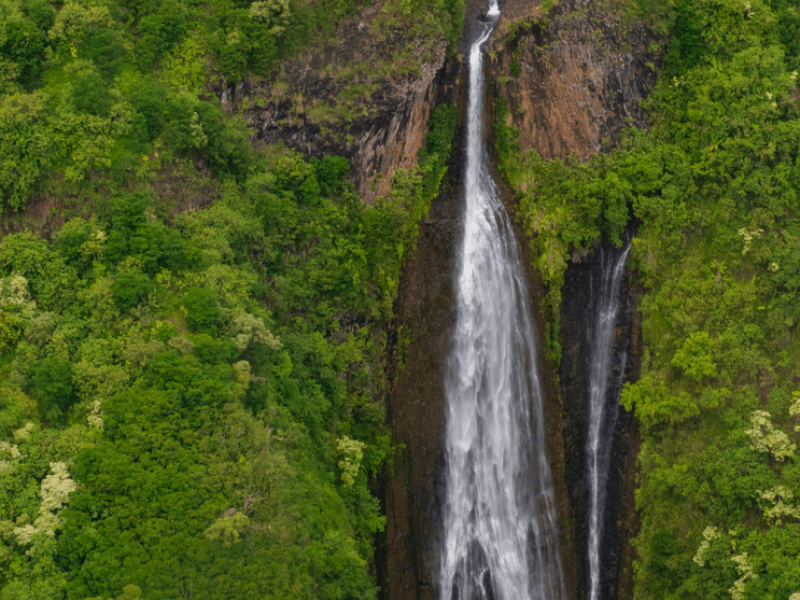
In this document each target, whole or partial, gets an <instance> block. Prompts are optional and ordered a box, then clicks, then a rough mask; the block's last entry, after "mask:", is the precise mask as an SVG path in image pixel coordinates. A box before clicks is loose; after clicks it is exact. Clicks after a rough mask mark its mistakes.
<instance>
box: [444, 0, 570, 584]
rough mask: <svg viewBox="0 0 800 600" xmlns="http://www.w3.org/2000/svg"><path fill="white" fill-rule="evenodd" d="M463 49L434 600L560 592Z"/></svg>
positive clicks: (527, 324) (494, 192)
mask: <svg viewBox="0 0 800 600" xmlns="http://www.w3.org/2000/svg"><path fill="white" fill-rule="evenodd" d="M499 14H500V11H499V6H498V4H497V0H490V4H489V10H488V11H487V14H486V16H487V17H488V19H489V20H488V22H487V23H485V25H484V27H483V31H482V32H481V34H480V36H479V39H478V40H477V41H476V42H475V43H473V44H472V46H471V48H470V52H469V105H468V115H467V118H468V123H467V156H466V175H465V182H464V187H465V197H466V208H465V214H464V225H463V245H462V248H461V254H460V261H461V262H460V265H459V267H458V275H457V280H456V295H457V303H458V304H457V308H458V314H457V322H456V331H455V336H454V347H453V350H452V355H451V358H450V361H451V362H450V370H449V374H448V378H447V382H446V390H445V392H446V396H447V426H446V440H445V446H446V451H447V469H448V470H447V475H446V484H447V499H446V506H445V511H444V527H445V531H444V547H443V548H442V552H441V557H440V558H441V564H440V569H441V570H440V590H441V598H443V599H444V600H475V599H479V600H562V599H563V598H564V596H565V594H564V582H563V575H562V569H561V558H560V553H559V544H558V531H557V521H556V512H555V498H554V492H553V487H552V482H551V478H550V470H549V467H548V463H547V458H546V456H545V434H544V424H543V421H544V415H543V406H542V393H541V389H540V384H539V377H538V374H537V371H536V356H535V349H534V348H535V335H534V329H533V323H532V321H531V317H530V314H531V310H530V306H529V304H528V300H527V286H526V282H525V280H524V276H523V271H522V265H521V262H520V257H519V251H518V249H517V246H516V241H515V239H514V235H513V232H512V229H511V226H510V224H509V219H508V216H507V214H506V213H505V211H504V209H503V207H502V205H501V203H500V201H499V194H498V189H497V186H496V185H495V183H494V181H493V180H492V178H491V175H490V174H489V161H488V154H487V151H486V147H485V145H484V141H483V132H482V121H483V55H482V51H481V47H482V45H483V44H484V43H485V42H486V40H487V39H488V38H489V35H490V34H491V32H492V29H493V27H494V21H495V20H496V19H497V17H498V16H499Z"/></svg>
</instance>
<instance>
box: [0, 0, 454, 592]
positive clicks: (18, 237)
mask: <svg viewBox="0 0 800 600" xmlns="http://www.w3.org/2000/svg"><path fill="white" fill-rule="evenodd" d="M395 4H398V5H399V4H402V3H397V2H395ZM461 6H462V5H461V4H460V3H459V2H457V1H456V2H444V3H437V4H436V7H438V9H441V11H440V12H438V13H436V15H437V16H439V17H441V18H442V19H444V21H445V22H446V23H450V22H451V16H448V15H449V14H450V13H448V12H447V10H452V9H453V7H461ZM361 7H362V3H361V2H357V1H351V0H317V1H316V2H307V1H305V0H267V1H265V2H250V1H242V0H215V1H205V0H171V1H168V2H155V1H149V0H65V1H64V2H61V1H58V2H48V1H45V0H34V1H32V2H29V1H25V2H23V1H21V0H19V1H18V0H0V15H1V16H2V18H0V86H2V89H0V194H2V203H3V207H2V208H3V210H4V213H3V214H4V215H5V216H4V221H5V218H6V217H8V222H9V223H11V222H12V221H13V222H14V223H15V225H14V227H9V229H16V233H13V234H8V235H5V237H3V238H2V239H0V599H2V600H33V599H41V600H59V599H70V600H103V599H109V598H117V599H124V600H139V599H143V598H147V599H148V600H157V599H159V598H160V599H167V598H169V599H172V598H179V597H191V598H199V599H202V598H221V597H224V598H231V599H236V598H241V599H245V598H247V599H250V598H254V597H258V598H275V599H284V598H308V599H311V598H314V599H319V598H327V599H356V598H365V599H366V598H374V597H375V595H376V587H375V578H374V566H373V563H372V559H373V544H374V536H375V534H376V533H377V532H379V531H381V530H382V529H383V527H384V521H385V518H384V517H383V516H382V515H381V514H380V508H379V504H378V500H377V498H376V497H375V496H374V495H373V494H372V492H371V486H372V485H373V484H374V476H375V474H376V473H377V472H378V471H379V470H380V469H382V468H383V466H384V463H385V461H386V459H387V455H388V453H389V451H390V442H389V435H388V430H387V428H386V425H385V414H384V405H383V394H384V391H385V385H386V383H385V381H384V353H385V347H386V334H385V332H386V330H387V321H388V319H389V318H390V315H391V307H392V302H393V300H394V297H395V295H396V292H397V284H398V280H399V274H400V267H401V265H402V261H403V259H404V257H405V255H406V253H407V252H408V250H409V249H410V248H412V247H413V244H414V242H415V239H416V232H417V229H416V227H417V222H418V221H419V220H420V219H421V218H422V217H423V216H424V215H425V214H426V211H427V207H428V206H429V204H430V201H431V199H432V197H433V196H434V195H435V194H436V192H437V190H438V185H439V182H440V181H441V178H442V176H443V174H444V170H445V169H446V164H447V158H448V156H449V152H450V139H451V138H452V135H453V128H454V126H455V112H454V109H453V108H452V107H446V106H442V107H439V108H438V109H437V110H436V111H434V114H433V116H432V118H431V122H430V127H431V131H430V134H429V136H428V140H427V143H426V144H425V146H424V147H423V149H422V151H421V153H420V161H419V168H417V169H415V170H414V171H412V172H405V171H399V172H398V173H396V175H395V178H394V180H393V186H392V189H391V191H390V193H388V194H387V195H386V197H379V198H377V199H376V200H375V202H374V204H373V205H367V204H365V203H364V201H363V200H362V198H361V197H360V196H359V195H358V194H356V193H355V191H354V190H353V188H352V185H351V184H350V183H349V172H350V165H349V163H348V161H347V160H346V159H344V158H340V157H332V156H325V157H323V158H322V159H315V158H312V159H310V160H306V159H304V158H302V157H300V156H299V155H298V154H296V153H294V152H290V151H286V150H284V149H282V148H274V147H273V148H260V149H256V148H253V147H251V145H250V143H249V139H248V132H247V130H246V128H245V126H244V125H243V124H242V123H241V121H240V120H239V119H238V118H236V117H233V116H230V115H229V114H228V113H227V112H226V111H224V110H223V109H222V108H221V107H220V105H219V102H218V101H217V99H216V97H215V96H213V95H212V94H211V93H210V90H211V89H212V87H213V85H216V84H217V83H218V82H219V81H220V80H221V78H225V79H228V80H235V79H238V78H240V77H244V76H246V75H259V74H264V73H266V72H267V71H268V69H269V68H270V65H271V64H273V63H274V62H275V61H277V60H280V59H281V58H283V57H286V56H289V55H290V54H291V53H293V52H295V51H296V50H297V49H298V48H300V47H301V46H302V45H303V44H306V43H308V42H309V40H310V39H311V37H312V36H315V35H325V32H330V31H332V30H333V29H332V28H334V27H335V25H336V23H337V22H338V21H339V20H341V19H342V18H345V17H346V16H347V15H350V14H352V13H354V12H355V11H357V10H359V9H360V8H361ZM448 7H449V8H448ZM438 9H437V10H438ZM423 16H424V17H425V18H426V19H427V18H428V17H429V13H426V14H425V15H423ZM408 18H409V19H412V18H413V17H412V16H409V17H408ZM452 19H455V16H454V15H453V16H452ZM448 26H449V25H448ZM320 31H321V32H322V33H320ZM184 188H185V189H184ZM193 194H196V196H198V197H195V198H191V196H192V195H193ZM179 196H189V197H190V199H189V200H188V201H187V200H186V199H184V200H179V199H178V197H179ZM32 198H33V199H35V200H36V201H37V202H43V203H45V204H47V201H48V199H50V200H52V202H50V206H52V209H51V213H52V214H51V215H49V216H50V217H52V219H53V221H52V222H54V223H56V224H57V226H56V227H55V228H54V229H53V231H51V232H48V235H47V236H42V235H39V234H35V233H32V232H30V231H22V232H20V229H21V228H20V223H22V224H24V223H26V222H27V223H31V219H30V218H27V217H26V218H27V219H28V220H27V221H26V220H25V219H22V218H18V217H19V211H22V210H23V209H24V208H25V207H26V205H27V204H28V203H29V202H30V201H31V199H32ZM198 206H201V207H202V208H197V207H198ZM3 226H4V227H3V229H6V223H3ZM6 231H7V229H6Z"/></svg>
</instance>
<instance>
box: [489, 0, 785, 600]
mask: <svg viewBox="0 0 800 600" xmlns="http://www.w3.org/2000/svg"><path fill="white" fill-rule="evenodd" d="M656 4H658V5H659V6H660V8H659V11H658V14H659V15H660V17H659V18H661V21H660V25H661V26H662V27H663V28H664V30H669V31H671V32H672V40H671V42H670V43H669V45H668V50H667V55H666V59H665V64H664V70H663V76H662V79H661V81H660V83H659V85H658V87H657V89H656V91H655V93H654V95H653V97H652V99H651V101H650V104H649V106H648V109H649V112H650V116H651V121H652V130H651V131H649V132H642V131H635V130H633V131H629V132H628V134H627V136H626V137H625V139H624V140H623V141H622V144H621V147H620V148H619V149H618V150H617V151H615V152H612V153H610V154H607V155H598V156H595V157H594V158H593V159H591V160H589V161H588V162H586V163H584V164H578V163H577V161H572V162H570V163H569V164H567V165H564V164H563V163H561V162H560V161H549V162H546V161H542V160H541V159H540V158H539V157H538V156H537V155H536V154H535V153H534V152H527V153H524V154H523V153H520V152H519V151H518V149H517V146H516V140H515V137H514V136H515V132H514V130H513V129H512V128H509V127H507V126H506V125H505V121H504V119H503V118H502V110H503V107H502V106H501V107H499V110H498V113H499V114H500V119H499V124H498V125H497V127H496V130H497V140H498V150H499V153H500V155H501V156H502V168H503V172H504V173H505V175H506V176H507V177H508V179H509V181H510V182H511V184H512V185H513V186H514V188H515V189H517V190H518V191H519V193H520V194H521V196H522V213H523V217H524V222H525V226H526V228H527V230H528V232H529V233H530V234H531V235H532V236H533V250H534V254H535V256H536V260H537V263H536V265H537V267H538V268H539V270H540V272H541V273H542V275H543V277H544V279H545V281H546V282H547V283H548V285H549V289H550V292H549V297H548V301H549V303H550V304H549V309H550V311H551V315H557V310H558V306H559V294H560V287H561V284H562V281H563V273H564V270H565V268H566V263H567V261H568V260H569V258H570V253H572V252H576V251H580V250H582V249H584V248H587V247H589V246H591V245H592V244H593V243H595V240H597V239H598V238H600V237H601V236H602V237H603V238H605V239H606V240H608V241H611V242H614V243H616V244H620V243H621V242H622V238H623V234H624V232H625V231H626V227H627V226H628V225H629V224H634V225H635V226H636V235H635V237H634V238H633V250H632V253H631V255H632V267H633V269H634V272H635V274H636V277H637V278H638V280H639V281H640V282H641V284H642V285H643V286H644V288H645V293H644V296H643V298H642V299H641V304H640V308H641V310H642V313H643V317H644V321H643V332H644V333H643V335H644V345H645V353H644V357H643V364H642V377H641V379H640V381H638V382H636V383H634V384H629V385H626V387H625V389H624V390H623V394H622V402H623V404H624V405H625V406H626V407H627V408H628V409H632V410H633V411H634V413H635V415H636V418H637V420H638V422H639V425H640V429H641V431H642V434H643V443H642V449H641V453H640V456H639V469H640V476H639V477H640V478H639V481H638V486H637V487H638V489H637V493H636V503H637V508H638V511H639V514H640V516H641V520H642V526H641V531H640V533H639V535H638V537H637V538H636V540H635V547H636V551H637V556H638V558H637V560H636V565H635V566H636V589H635V597H636V598H641V599H661V598H685V599H689V598H698V599H700V598H702V599H710V598H711V599H716V598H719V599H727V598H732V600H745V599H754V600H755V599H760V600H761V599H768V598H771V599H773V600H789V599H790V598H792V599H794V598H796V597H797V594H798V593H800V586H799V585H798V582H800V559H798V557H799V556H800V501H799V499H800V456H798V454H797V443H798V442H799V441H800V370H798V365H799V364H800V360H799V359H800V341H799V340H798V332H797V327H798V322H800V313H798V308H799V307H800V303H799V302H798V290H799V289H800V287H798V286H800V271H798V265H800V220H799V219H800V216H799V215H798V211H797V206H798V198H799V197H800V111H799V109H800V92H798V83H797V77H798V70H800V52H799V51H798V45H797V40H798V39H800V38H798V36H797V27H798V24H800V16H798V15H800V3H798V2H797V1H796V0H781V1H773V2H772V3H766V2H762V1H760V0H751V1H749V2H740V1H738V0H713V1H707V0H680V1H678V2H674V3H668V4H664V3H656ZM644 8H647V7H644ZM551 318H552V316H551ZM554 322H555V320H554ZM553 329H554V330H555V331H551V332H550V340H551V352H552V353H553V354H554V355H557V354H558V346H557V328H555V327H554V328H553Z"/></svg>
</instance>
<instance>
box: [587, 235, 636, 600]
mask: <svg viewBox="0 0 800 600" xmlns="http://www.w3.org/2000/svg"><path fill="white" fill-rule="evenodd" d="M630 249H631V247H630V244H628V245H627V247H626V248H625V250H623V251H622V253H620V255H619V256H618V257H617V258H614V256H613V254H611V255H609V256H605V255H603V254H601V256H600V266H601V269H602V275H601V280H600V286H599V293H597V294H596V297H595V299H594V331H593V335H592V343H591V357H590V363H589V364H590V367H589V435H588V448H587V453H586V456H587V470H588V476H589V491H590V494H591V500H590V506H589V547H588V554H589V600H599V599H600V583H601V582H600V571H601V564H600V562H601V561H600V547H601V540H602V537H603V510H604V508H605V499H606V482H607V479H608V468H609V461H610V457H611V440H612V439H613V435H614V426H615V424H616V412H615V410H614V409H615V408H616V404H617V402H618V400H619V393H620V387H621V383H622V381H621V380H622V377H619V378H618V381H616V382H614V383H616V385H615V388H614V394H613V395H612V396H611V398H608V394H607V390H608V388H609V384H610V383H612V381H611V379H612V376H611V367H612V359H613V345H614V343H613V342H614V326H615V325H616V321H617V312H618V311H619V288H620V284H621V282H622V276H623V274H624V273H625V261H626V259H627V257H628V252H629V251H630ZM622 365H623V368H624V365H625V357H624V356H623V357H622ZM612 400H613V405H612V404H611V401H612ZM607 404H608V405H609V406H608V407H606V405H607ZM606 408H608V409H609V410H606Z"/></svg>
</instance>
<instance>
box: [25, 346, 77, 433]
mask: <svg viewBox="0 0 800 600" xmlns="http://www.w3.org/2000/svg"><path fill="white" fill-rule="evenodd" d="M32 384H33V395H34V397H35V398H36V400H37V401H38V403H39V408H40V410H41V412H42V415H43V416H44V418H45V419H49V420H58V419H60V418H61V417H63V416H64V414H65V413H66V412H67V410H69V407H70V406H72V403H73V402H74V401H75V388H74V386H73V383H72V364H71V363H70V362H69V361H68V360H65V359H63V358H61V357H59V356H51V357H48V358H44V359H42V360H40V361H39V362H38V363H36V365H35V366H34V368H33V377H32Z"/></svg>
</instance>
